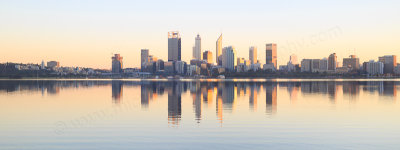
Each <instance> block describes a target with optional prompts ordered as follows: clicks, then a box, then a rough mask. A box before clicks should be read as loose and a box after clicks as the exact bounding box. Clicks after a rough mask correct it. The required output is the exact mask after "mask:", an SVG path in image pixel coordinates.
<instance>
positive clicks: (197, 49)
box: [193, 34, 201, 60]
mask: <svg viewBox="0 0 400 150" xmlns="http://www.w3.org/2000/svg"><path fill="white" fill-rule="evenodd" d="M193 59H197V60H201V38H200V35H198V34H197V37H196V38H195V41H194V47H193Z"/></svg>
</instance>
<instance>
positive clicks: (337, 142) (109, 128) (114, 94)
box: [0, 80, 400, 150]
mask: <svg viewBox="0 0 400 150" xmlns="http://www.w3.org/2000/svg"><path fill="white" fill-rule="evenodd" d="M399 90H400V80H183V81H166V80H156V81H151V80H0V115H1V117H0V149H1V150H8V149H10V150H24V149H35V150H47V149H49V150H58V149H68V150H69V149H83V150H90V149H400V141H399V140H400V105H399V97H398V96H397V92H398V91H399Z"/></svg>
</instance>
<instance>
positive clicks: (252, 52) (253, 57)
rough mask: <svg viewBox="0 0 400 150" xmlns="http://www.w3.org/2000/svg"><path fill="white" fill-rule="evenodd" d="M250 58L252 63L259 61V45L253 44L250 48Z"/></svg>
mask: <svg viewBox="0 0 400 150" xmlns="http://www.w3.org/2000/svg"><path fill="white" fill-rule="evenodd" d="M249 60H250V64H255V63H257V47H254V46H252V47H250V48H249Z"/></svg>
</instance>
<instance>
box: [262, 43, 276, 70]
mask: <svg viewBox="0 0 400 150" xmlns="http://www.w3.org/2000/svg"><path fill="white" fill-rule="evenodd" d="M276 49H277V46H276V44H273V43H271V44H267V45H266V50H265V53H266V64H274V67H275V69H277V65H278V61H277V60H278V58H277V53H276Z"/></svg>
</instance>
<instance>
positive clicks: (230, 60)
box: [222, 46, 236, 71]
mask: <svg viewBox="0 0 400 150" xmlns="http://www.w3.org/2000/svg"><path fill="white" fill-rule="evenodd" d="M235 66H236V50H235V47H233V46H228V47H224V49H223V50H222V67H224V68H225V69H226V70H228V71H233V70H235Z"/></svg>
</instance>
